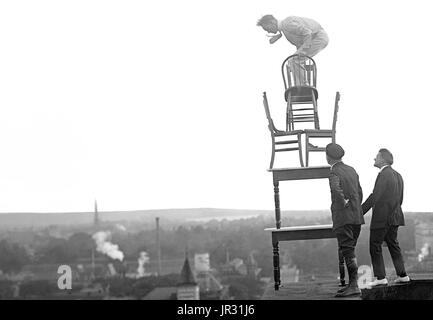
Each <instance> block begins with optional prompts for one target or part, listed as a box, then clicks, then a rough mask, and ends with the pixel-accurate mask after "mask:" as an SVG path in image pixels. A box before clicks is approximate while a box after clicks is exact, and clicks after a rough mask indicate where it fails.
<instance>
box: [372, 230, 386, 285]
mask: <svg viewBox="0 0 433 320" xmlns="http://www.w3.org/2000/svg"><path fill="white" fill-rule="evenodd" d="M385 234H386V229H385V228H380V229H372V230H370V257H371V263H372V265H373V273H374V276H375V277H376V278H377V279H378V280H382V279H384V278H385V276H386V273H385V262H384V261H383V256H382V242H383V240H384V238H385Z"/></svg>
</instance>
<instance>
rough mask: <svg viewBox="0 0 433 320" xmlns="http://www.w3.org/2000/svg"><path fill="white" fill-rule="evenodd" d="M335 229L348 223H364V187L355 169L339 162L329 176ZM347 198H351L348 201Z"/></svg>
mask: <svg viewBox="0 0 433 320" xmlns="http://www.w3.org/2000/svg"><path fill="white" fill-rule="evenodd" d="M329 186H330V188H331V200H332V204H331V212H332V223H333V229H334V230H335V229H336V228H338V227H341V226H344V225H346V224H357V225H360V224H364V223H365V222H364V215H363V212H362V207H361V203H362V188H361V185H360V183H359V176H358V174H357V173H356V171H355V169H353V168H352V167H350V166H348V165H346V164H344V163H343V162H337V163H336V164H334V166H333V167H332V168H331V172H330V176H329ZM345 200H349V201H348V202H347V203H346V201H345Z"/></svg>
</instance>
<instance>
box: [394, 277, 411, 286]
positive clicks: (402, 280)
mask: <svg viewBox="0 0 433 320" xmlns="http://www.w3.org/2000/svg"><path fill="white" fill-rule="evenodd" d="M408 282H410V278H409V276H405V277H397V279H395V280H394V283H396V284H401V283H408Z"/></svg>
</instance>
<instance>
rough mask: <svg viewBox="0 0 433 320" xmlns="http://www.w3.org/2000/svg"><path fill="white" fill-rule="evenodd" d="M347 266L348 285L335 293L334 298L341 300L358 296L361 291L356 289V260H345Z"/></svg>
mask: <svg viewBox="0 0 433 320" xmlns="http://www.w3.org/2000/svg"><path fill="white" fill-rule="evenodd" d="M345 261H346V266H347V271H348V272H347V273H348V274H349V285H348V286H347V287H346V288H345V289H343V290H342V291H341V292H340V290H341V289H340V290H338V291H337V294H336V295H335V297H336V298H343V297H349V296H355V295H360V294H361V290H360V289H359V287H358V265H357V263H356V258H349V259H345Z"/></svg>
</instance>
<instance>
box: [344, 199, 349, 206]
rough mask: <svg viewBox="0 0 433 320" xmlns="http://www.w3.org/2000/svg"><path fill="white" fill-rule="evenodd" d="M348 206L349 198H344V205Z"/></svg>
mask: <svg viewBox="0 0 433 320" xmlns="http://www.w3.org/2000/svg"><path fill="white" fill-rule="evenodd" d="M347 206H349V199H344V207H347Z"/></svg>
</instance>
